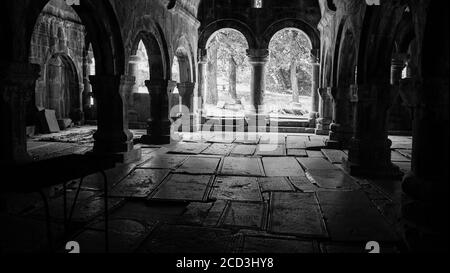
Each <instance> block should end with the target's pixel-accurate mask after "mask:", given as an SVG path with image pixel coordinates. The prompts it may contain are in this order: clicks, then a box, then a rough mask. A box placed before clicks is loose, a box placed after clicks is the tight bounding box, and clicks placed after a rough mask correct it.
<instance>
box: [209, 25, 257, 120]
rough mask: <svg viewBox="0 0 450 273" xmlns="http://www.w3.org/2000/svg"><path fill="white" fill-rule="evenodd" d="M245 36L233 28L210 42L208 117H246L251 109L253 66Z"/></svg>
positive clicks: (218, 32) (220, 33)
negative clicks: (251, 65) (248, 56)
mask: <svg viewBox="0 0 450 273" xmlns="http://www.w3.org/2000/svg"><path fill="white" fill-rule="evenodd" d="M248 47H249V46H248V42H247V39H246V38H245V36H244V35H243V34H242V33H241V32H239V31H237V30H235V29H231V28H224V29H220V30H218V31H216V32H214V33H213V34H212V35H211V37H210V38H209V39H208V42H207V47H206V49H207V52H208V62H207V65H206V70H207V74H206V79H207V80H206V94H205V95H206V98H205V110H206V115H207V116H211V117H217V116H219V117H221V116H242V117H243V116H244V115H245V109H246V107H249V105H250V103H251V102H250V101H251V100H250V92H249V90H250V78H251V75H250V65H249V63H248V60H247V53H246V50H247V49H248Z"/></svg>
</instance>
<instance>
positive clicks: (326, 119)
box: [316, 88, 333, 135]
mask: <svg viewBox="0 0 450 273" xmlns="http://www.w3.org/2000/svg"><path fill="white" fill-rule="evenodd" d="M318 90H319V95H320V104H319V118H318V119H317V126H316V134H317V135H328V134H329V133H330V124H331V119H332V116H333V108H332V103H331V95H330V91H329V90H328V88H319V89H318Z"/></svg>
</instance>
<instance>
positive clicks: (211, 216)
mask: <svg viewBox="0 0 450 273" xmlns="http://www.w3.org/2000/svg"><path fill="white" fill-rule="evenodd" d="M228 205H229V202H228V201H227V200H216V201H215V202H214V204H213V206H212V207H211V209H210V210H209V211H208V215H207V216H206V218H205V219H204V221H203V225H204V226H210V227H216V226H218V225H219V224H220V222H221V221H222V218H223V215H224V213H225V210H226V208H227V206H228Z"/></svg>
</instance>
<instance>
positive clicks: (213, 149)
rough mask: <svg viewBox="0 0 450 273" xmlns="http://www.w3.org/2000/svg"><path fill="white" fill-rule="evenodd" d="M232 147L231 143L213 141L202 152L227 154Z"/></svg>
mask: <svg viewBox="0 0 450 273" xmlns="http://www.w3.org/2000/svg"><path fill="white" fill-rule="evenodd" d="M233 148H234V145H233V144H222V143H213V144H212V145H211V146H209V147H208V148H207V149H206V150H204V151H203V152H202V154H205V155H223V156H225V155H228V154H229V153H230V152H231V150H232V149H233Z"/></svg>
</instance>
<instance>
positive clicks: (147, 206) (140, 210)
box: [110, 200, 186, 225]
mask: <svg viewBox="0 0 450 273" xmlns="http://www.w3.org/2000/svg"><path fill="white" fill-rule="evenodd" d="M185 210H186V204H183V203H174V202H142V201H141V200H130V201H126V202H125V203H124V204H123V205H122V206H120V207H119V208H117V209H116V210H114V211H113V212H112V213H111V217H110V218H111V219H113V218H114V219H132V220H137V221H140V222H144V223H148V224H151V225H153V224H154V223H170V224H174V223H176V222H177V220H178V219H179V218H180V217H181V215H182V214H183V213H184V211H185Z"/></svg>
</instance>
